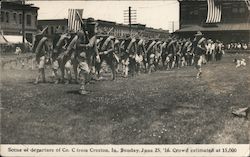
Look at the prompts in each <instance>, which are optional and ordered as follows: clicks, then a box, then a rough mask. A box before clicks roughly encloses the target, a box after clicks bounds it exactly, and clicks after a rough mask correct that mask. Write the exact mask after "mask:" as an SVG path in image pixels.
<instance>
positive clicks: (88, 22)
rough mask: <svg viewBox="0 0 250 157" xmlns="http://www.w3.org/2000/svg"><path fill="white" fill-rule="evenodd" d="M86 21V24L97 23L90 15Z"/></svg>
mask: <svg viewBox="0 0 250 157" xmlns="http://www.w3.org/2000/svg"><path fill="white" fill-rule="evenodd" d="M86 23H87V25H96V24H97V22H96V21H95V19H94V18H92V17H90V18H88V19H87V21H86Z"/></svg>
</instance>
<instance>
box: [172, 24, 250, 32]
mask: <svg viewBox="0 0 250 157" xmlns="http://www.w3.org/2000/svg"><path fill="white" fill-rule="evenodd" d="M196 31H250V24H249V23H233V24H232V23H230V24H229V23H223V24H217V26H216V27H208V26H206V27H204V26H199V25H186V26H184V27H183V28H181V29H180V30H177V31H176V32H177V33H178V32H196Z"/></svg>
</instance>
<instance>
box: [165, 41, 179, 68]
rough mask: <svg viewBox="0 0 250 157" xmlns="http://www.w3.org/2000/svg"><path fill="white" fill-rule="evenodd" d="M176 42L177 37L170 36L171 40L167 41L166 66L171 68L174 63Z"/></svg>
mask: <svg viewBox="0 0 250 157" xmlns="http://www.w3.org/2000/svg"><path fill="white" fill-rule="evenodd" d="M176 42H177V39H175V38H172V39H171V41H170V42H169V43H168V46H167V52H168V56H167V68H168V69H172V68H174V65H175V60H176Z"/></svg>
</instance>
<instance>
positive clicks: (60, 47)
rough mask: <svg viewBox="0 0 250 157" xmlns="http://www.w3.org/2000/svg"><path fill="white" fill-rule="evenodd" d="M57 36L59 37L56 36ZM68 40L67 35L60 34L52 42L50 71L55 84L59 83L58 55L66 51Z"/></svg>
mask: <svg viewBox="0 0 250 157" xmlns="http://www.w3.org/2000/svg"><path fill="white" fill-rule="evenodd" d="M58 36H59V35H58ZM68 39H70V35H69V34H68V33H66V34H62V35H60V36H59V39H58V38H56V39H54V41H53V47H54V50H53V53H52V56H51V58H52V70H53V73H54V75H55V83H58V82H59V76H58V69H59V61H58V57H59V55H60V54H61V53H62V52H63V51H65V50H66V45H67V40H68Z"/></svg>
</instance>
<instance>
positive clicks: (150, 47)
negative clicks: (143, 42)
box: [146, 39, 156, 74]
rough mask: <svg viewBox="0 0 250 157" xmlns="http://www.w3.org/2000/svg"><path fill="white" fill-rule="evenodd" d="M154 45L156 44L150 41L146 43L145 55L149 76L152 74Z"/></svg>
mask: <svg viewBox="0 0 250 157" xmlns="http://www.w3.org/2000/svg"><path fill="white" fill-rule="evenodd" d="M155 44H156V42H155V41H154V40H152V39H150V40H149V42H148V43H147V50H146V52H147V53H146V55H147V61H148V73H149V74H150V73H151V72H152V68H153V65H154V58H155V54H154V48H153V47H154V45H155Z"/></svg>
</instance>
